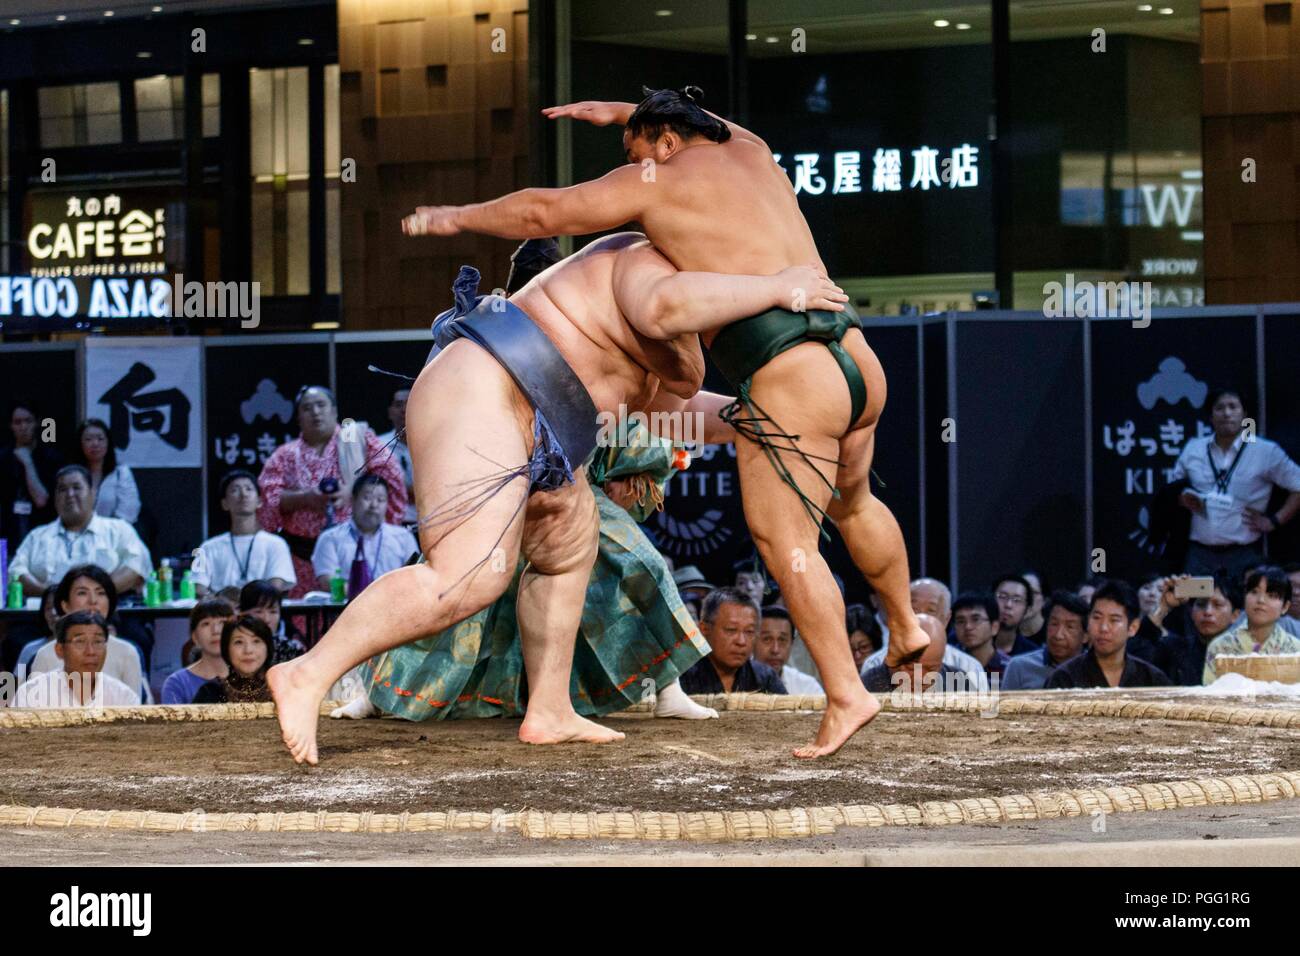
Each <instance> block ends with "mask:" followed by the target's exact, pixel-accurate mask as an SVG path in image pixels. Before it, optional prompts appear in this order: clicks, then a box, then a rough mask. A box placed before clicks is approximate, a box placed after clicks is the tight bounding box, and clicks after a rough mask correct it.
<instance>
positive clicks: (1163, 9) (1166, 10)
mask: <svg viewBox="0 0 1300 956" xmlns="http://www.w3.org/2000/svg"><path fill="white" fill-rule="evenodd" d="M1160 12H1161V13H1163V14H1164V15H1165V16H1169V14H1171V13H1173V12H1174V8H1173V7H1161V8H1160Z"/></svg>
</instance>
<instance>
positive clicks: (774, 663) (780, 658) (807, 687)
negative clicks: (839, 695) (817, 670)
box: [754, 605, 825, 695]
mask: <svg viewBox="0 0 1300 956" xmlns="http://www.w3.org/2000/svg"><path fill="white" fill-rule="evenodd" d="M798 639H799V632H798V631H796V630H795V629H794V622H793V621H792V620H790V612H789V611H787V610H786V609H785V608H783V607H780V606H779V605H772V606H770V607H765V608H763V619H762V621H760V623H759V625H758V640H757V641H756V642H755V643H754V659H755V660H756V661H760V662H761V663H764V664H766V665H767V666H768V667H770V668H772V670H773V671H775V672H776V676H777V677H779V678H780V679H781V683H782V684H784V685H785V689H786V690H787V691H788V692H789V693H791V694H813V695H820V694H824V693H825V691H824V690H822V685H821V684H819V683H817V680H816V679H815V678H813V677H810V676H809V675H807V674H805V673H803V672H802V671H800V670H798V669H796V668H795V667H794V665H792V664H791V663H790V652H791V651H792V650H794V642H795V641H797V640H798Z"/></svg>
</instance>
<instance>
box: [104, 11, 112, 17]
mask: <svg viewBox="0 0 1300 956" xmlns="http://www.w3.org/2000/svg"><path fill="white" fill-rule="evenodd" d="M112 15H113V11H112V10H105V11H104V16H106V17H111V16H112Z"/></svg>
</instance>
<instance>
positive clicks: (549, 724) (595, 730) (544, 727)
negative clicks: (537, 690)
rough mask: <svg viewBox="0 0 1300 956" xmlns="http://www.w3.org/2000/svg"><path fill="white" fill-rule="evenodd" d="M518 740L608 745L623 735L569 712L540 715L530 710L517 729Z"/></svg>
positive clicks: (620, 738) (540, 742) (533, 742)
mask: <svg viewBox="0 0 1300 956" xmlns="http://www.w3.org/2000/svg"><path fill="white" fill-rule="evenodd" d="M519 739H520V740H522V741H523V742H524V743H526V744H569V743H573V744H609V743H613V742H614V741H616V740H622V739H623V734H621V733H619V732H618V731H617V730H610V729H609V728H608V727H602V726H601V725H600V724H598V723H595V722H594V721H590V720H587V718H585V717H579V716H578V715H577V714H575V713H572V712H570V713H568V714H541V713H535V712H533V711H531V710H530V711H528V713H527V715H526V716H525V717H524V722H523V725H522V726H521V727H520V728H519Z"/></svg>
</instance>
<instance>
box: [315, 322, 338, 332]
mask: <svg viewBox="0 0 1300 956" xmlns="http://www.w3.org/2000/svg"><path fill="white" fill-rule="evenodd" d="M311 327H312V330H313V331H316V332H328V331H330V330H331V329H337V328H339V327H340V323H338V322H313V323H312V324H311Z"/></svg>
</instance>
